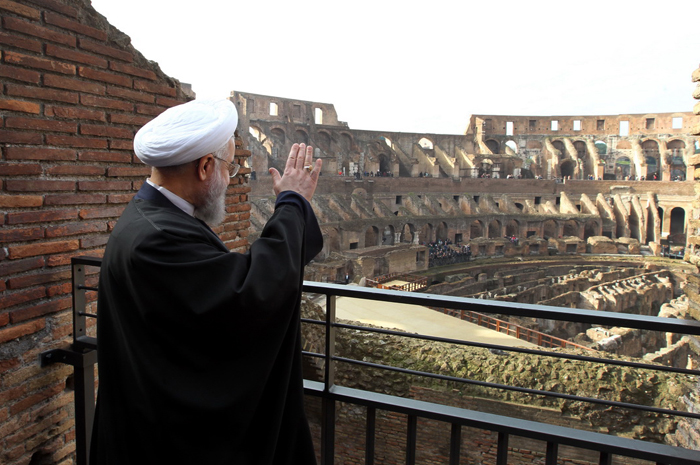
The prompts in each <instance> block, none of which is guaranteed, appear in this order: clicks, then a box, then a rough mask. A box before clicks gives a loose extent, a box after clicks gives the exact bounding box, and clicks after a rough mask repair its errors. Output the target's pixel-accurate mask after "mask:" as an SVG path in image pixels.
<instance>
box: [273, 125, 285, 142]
mask: <svg viewBox="0 0 700 465" xmlns="http://www.w3.org/2000/svg"><path fill="white" fill-rule="evenodd" d="M270 134H272V138H273V139H275V142H279V143H280V144H281V145H284V141H285V139H286V137H285V135H284V130H283V129H280V128H272V129H271V130H270Z"/></svg>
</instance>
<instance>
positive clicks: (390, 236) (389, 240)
mask: <svg viewBox="0 0 700 465" xmlns="http://www.w3.org/2000/svg"><path fill="white" fill-rule="evenodd" d="M394 237H396V236H395V235H394V227H393V226H392V225H390V224H389V225H386V226H385V227H384V232H382V245H394Z"/></svg>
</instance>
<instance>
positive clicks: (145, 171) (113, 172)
mask: <svg viewBox="0 0 700 465" xmlns="http://www.w3.org/2000/svg"><path fill="white" fill-rule="evenodd" d="M150 174H151V167H150V166H146V165H142V166H120V167H111V168H108V169H107V177H122V176H148V175H150Z"/></svg>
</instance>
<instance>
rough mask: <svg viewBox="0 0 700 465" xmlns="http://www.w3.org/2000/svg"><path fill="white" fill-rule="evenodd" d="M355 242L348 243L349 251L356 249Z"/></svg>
mask: <svg viewBox="0 0 700 465" xmlns="http://www.w3.org/2000/svg"><path fill="white" fill-rule="evenodd" d="M357 244H358V243H357V242H351V243H350V250H353V249H356V248H357Z"/></svg>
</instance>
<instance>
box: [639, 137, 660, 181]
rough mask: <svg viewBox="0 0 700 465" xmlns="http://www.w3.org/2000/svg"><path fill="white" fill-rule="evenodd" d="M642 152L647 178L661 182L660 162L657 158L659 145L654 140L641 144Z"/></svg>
mask: <svg viewBox="0 0 700 465" xmlns="http://www.w3.org/2000/svg"><path fill="white" fill-rule="evenodd" d="M642 152H643V153H644V159H645V160H646V163H647V178H648V179H654V174H656V179H657V180H659V181H660V180H661V160H660V158H659V143H658V142H657V141H655V140H654V139H647V140H645V141H644V142H642Z"/></svg>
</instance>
